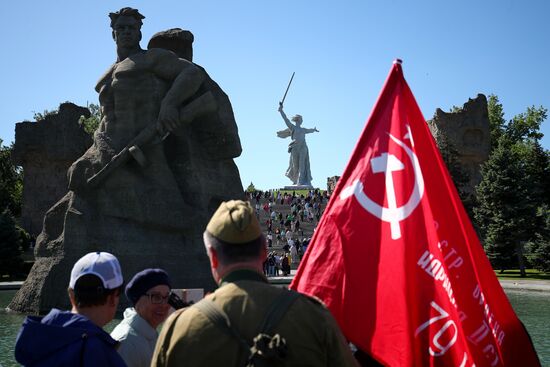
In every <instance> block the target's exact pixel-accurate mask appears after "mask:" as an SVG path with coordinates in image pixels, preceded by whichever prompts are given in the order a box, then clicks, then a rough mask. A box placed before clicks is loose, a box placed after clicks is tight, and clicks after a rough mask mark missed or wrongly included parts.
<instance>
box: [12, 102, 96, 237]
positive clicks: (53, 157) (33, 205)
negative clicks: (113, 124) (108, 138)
mask: <svg viewBox="0 0 550 367" xmlns="http://www.w3.org/2000/svg"><path fill="white" fill-rule="evenodd" d="M80 116H84V117H89V116H90V111H88V109H87V108H85V107H80V106H77V105H75V104H73V103H70V102H66V103H62V104H61V105H60V106H59V110H58V112H57V113H53V114H48V115H46V116H45V117H44V119H43V120H41V121H36V122H31V121H23V122H18V123H17V124H15V145H14V150H13V155H12V160H13V163H14V164H16V165H18V166H22V167H23V170H24V172H25V176H24V178H23V203H22V208H21V225H22V226H23V228H24V229H25V230H26V231H27V232H29V233H30V234H31V235H32V236H34V237H36V236H38V235H39V234H40V231H42V221H43V220H44V214H46V211H48V209H49V208H51V206H52V205H53V204H55V203H56V202H57V201H58V200H59V199H61V198H62V197H63V196H64V195H65V194H66V193H67V184H68V181H67V169H68V168H69V167H70V166H71V164H72V163H73V162H74V161H75V160H76V159H77V158H78V157H80V156H81V155H82V153H84V152H85V151H86V149H88V148H89V147H90V145H92V138H91V137H90V135H89V134H88V133H86V132H85V131H84V128H83V127H82V126H80V124H79V119H80Z"/></svg>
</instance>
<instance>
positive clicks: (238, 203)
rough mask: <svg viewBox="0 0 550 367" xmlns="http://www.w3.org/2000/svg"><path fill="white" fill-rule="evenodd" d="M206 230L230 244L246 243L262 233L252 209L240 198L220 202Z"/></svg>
mask: <svg viewBox="0 0 550 367" xmlns="http://www.w3.org/2000/svg"><path fill="white" fill-rule="evenodd" d="M206 230H207V231H208V232H209V233H210V234H211V235H213V236H214V237H216V238H218V239H219V240H222V241H224V242H227V243H232V244H240V243H247V242H250V241H253V240H255V239H257V238H258V237H260V236H261V234H262V230H261V229H260V223H259V222H258V219H257V218H256V215H255V214H254V209H253V208H252V206H250V204H249V203H248V202H246V201H242V200H231V201H226V202H223V203H221V204H220V207H219V208H218V210H216V212H215V213H214V215H213V216H212V219H210V222H208V225H207V226H206Z"/></svg>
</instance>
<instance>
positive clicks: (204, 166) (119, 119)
mask: <svg viewBox="0 0 550 367" xmlns="http://www.w3.org/2000/svg"><path fill="white" fill-rule="evenodd" d="M109 16H110V18H111V27H112V29H113V31H112V34H113V39H114V40H115V42H116V46H117V60H116V62H115V63H114V64H113V65H112V66H111V67H110V68H109V69H108V70H107V72H106V73H105V74H104V75H103V76H102V77H101V78H100V80H99V82H98V84H97V86H96V91H97V92H98V93H99V102H100V106H101V115H102V119H101V123H100V126H99V128H98V130H97V131H96V132H95V134H94V141H93V145H92V146H91V147H90V148H89V149H88V151H86V153H84V155H83V156H82V157H80V158H79V159H78V160H77V161H76V162H74V163H73V164H72V166H71V168H70V169H69V171H68V178H69V192H68V193H67V194H66V195H65V196H64V197H63V198H62V199H61V200H60V201H58V202H57V203H56V204H55V205H54V206H53V207H52V208H51V209H50V210H49V211H48V212H47V214H46V216H45V218H44V225H43V229H42V232H41V234H40V235H39V237H38V239H37V245H36V249H35V257H36V261H35V264H34V266H33V268H32V270H31V273H30V274H29V276H28V278H27V280H26V281H25V283H24V284H23V286H22V288H21V290H20V291H19V292H18V293H17V294H16V296H15V297H14V299H13V300H12V302H11V303H10V305H9V308H10V309H13V310H16V311H21V312H32V313H43V312H46V311H48V310H49V309H50V308H52V307H58V308H63V307H67V304H66V302H65V299H66V298H67V297H66V288H67V284H68V279H69V273H70V269H71V266H72V264H73V263H74V262H75V261H76V260H77V259H78V258H79V257H81V256H82V255H83V254H85V253H88V252H92V251H99V250H101V251H108V252H110V253H113V254H115V255H116V256H117V257H118V258H119V260H120V262H121V265H122V269H123V270H124V277H125V279H129V278H130V277H131V276H132V275H133V274H135V273H137V272H138V271H140V270H142V269H144V268H151V267H153V268H154V267H158V268H163V269H166V271H167V272H169V273H170V274H171V275H172V277H173V280H174V286H175V287H177V288H206V289H212V288H213V287H214V284H213V282H212V278H211V274H210V273H209V271H208V268H209V267H208V258H207V257H206V255H205V251H204V247H203V244H202V232H203V230H204V228H205V226H206V223H207V221H208V218H209V217H210V216H211V215H212V213H213V212H214V210H215V209H216V208H217V207H218V206H219V204H220V203H221V202H222V201H226V200H229V199H235V198H242V197H243V188H242V184H241V180H240V176H239V172H238V169H237V166H236V165H235V163H234V161H233V158H235V157H238V156H239V155H240V153H241V145H240V140H239V136H238V130H237V125H236V123H235V119H234V115H233V111H232V108H231V103H230V102H229V99H228V97H227V95H226V94H225V93H224V92H223V91H222V90H221V88H220V87H219V86H218V85H217V84H216V83H215V82H214V81H213V80H212V79H211V78H210V77H209V76H208V74H207V73H206V72H205V71H204V69H203V68H201V67H200V66H198V65H196V64H194V63H193V62H192V60H191V58H192V49H191V46H192V42H193V35H192V34H191V33H190V32H188V31H182V30H181V29H171V30H169V31H166V32H161V33H157V34H156V35H154V36H153V38H152V39H151V41H150V42H149V48H148V50H143V49H141V47H140V45H139V41H140V40H141V31H140V28H141V24H142V19H144V17H143V15H141V14H140V13H139V12H138V10H137V9H132V8H123V9H121V10H120V11H118V12H116V13H111V14H109ZM174 52H176V53H177V55H176V54H175V53H174ZM178 56H179V57H178ZM203 96H209V97H210V102H209V105H208V106H199V107H200V108H198V109H197V108H196V106H195V107H193V108H192V109H193V111H191V113H189V111H188V110H189V107H190V106H193V105H194V102H196V101H200V98H201V97H203ZM212 99H213V100H214V105H215V107H216V108H214V109H213V108H211V107H212V103H211V102H212ZM199 104H200V102H199ZM195 105H196V103H195ZM181 118H183V121H182V120H181ZM155 130H156V131H155ZM144 131H148V132H149V133H151V131H152V132H153V134H152V135H151V134H150V135H149V137H153V139H152V141H150V142H149V141H147V140H140V141H136V140H135V138H136V136H138V135H139V134H140V133H143V132H144ZM157 131H158V133H157ZM149 140H151V139H149ZM125 148H130V149H128V150H127V154H130V156H131V157H132V158H131V159H129V160H127V161H124V162H122V163H121V164H119V165H118V166H116V167H115V168H113V169H111V168H109V169H108V171H109V172H108V175H102V176H103V177H102V178H101V180H99V181H98V182H96V183H95V184H93V185H91V184H90V182H91V181H92V177H94V176H95V177H97V176H96V175H98V173H99V172H101V171H102V169H103V168H104V167H106V166H107V165H108V164H109V163H110V162H112V160H113V161H114V159H113V157H115V156H117V154H119V153H121V154H122V153H123V152H124V149H125ZM128 151H129V153H128ZM111 167H113V165H112V164H111ZM124 306H125V304H121V306H120V307H124Z"/></svg>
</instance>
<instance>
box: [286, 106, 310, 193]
mask: <svg viewBox="0 0 550 367" xmlns="http://www.w3.org/2000/svg"><path fill="white" fill-rule="evenodd" d="M279 112H280V113H281V116H282V117H283V120H284V121H285V124H286V126H288V129H285V130H281V131H277V136H278V137H279V138H283V139H284V138H287V137H289V136H290V137H291V139H292V141H291V142H290V144H289V145H288V152H289V153H290V160H289V163H288V169H287V170H286V174H285V175H286V177H288V178H290V180H291V181H292V183H293V184H294V185H295V186H298V187H304V188H311V187H312V186H311V180H312V177H311V169H310V167H309V150H308V148H307V144H306V134H311V133H313V132H319V130H317V128H316V127H314V128H313V129H307V128H303V127H302V126H301V125H302V116H301V115H295V116H294V117H292V121H294V122H295V123H296V125H293V124H292V123H291V122H290V121H289V120H288V117H286V114H285V112H284V111H283V104H282V103H280V104H279Z"/></svg>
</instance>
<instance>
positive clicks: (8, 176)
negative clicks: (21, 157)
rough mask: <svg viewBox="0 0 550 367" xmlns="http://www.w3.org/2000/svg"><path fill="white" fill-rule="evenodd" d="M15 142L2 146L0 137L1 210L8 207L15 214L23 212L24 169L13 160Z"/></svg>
mask: <svg viewBox="0 0 550 367" xmlns="http://www.w3.org/2000/svg"><path fill="white" fill-rule="evenodd" d="M12 151H13V144H12V145H11V146H10V147H5V146H2V139H0V211H3V210H4V209H5V208H8V209H9V210H10V211H11V212H12V213H13V214H15V215H17V216H19V215H20V214H21V200H22V196H23V171H22V170H21V169H20V168H17V167H15V166H14V165H13V163H12V162H11V155H12Z"/></svg>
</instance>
